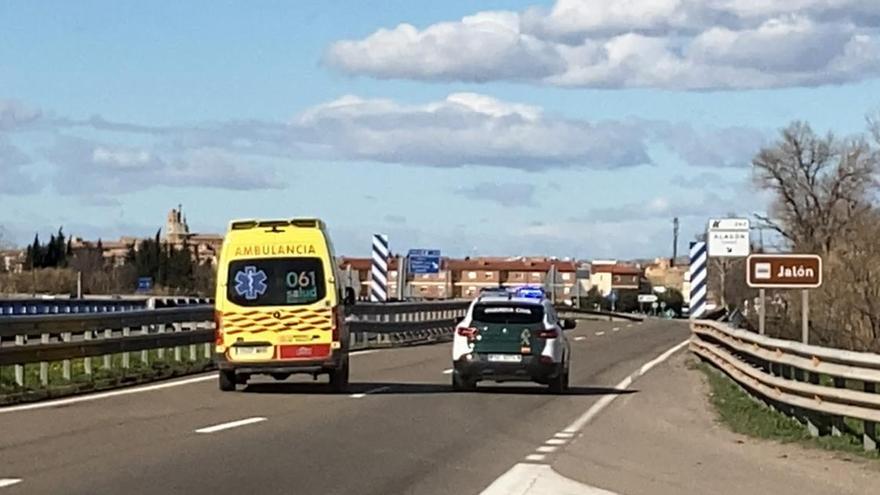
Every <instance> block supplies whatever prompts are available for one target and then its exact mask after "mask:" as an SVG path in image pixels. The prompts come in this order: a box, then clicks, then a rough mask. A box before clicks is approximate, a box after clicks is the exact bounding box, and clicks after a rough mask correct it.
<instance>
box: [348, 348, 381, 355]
mask: <svg viewBox="0 0 880 495" xmlns="http://www.w3.org/2000/svg"><path fill="white" fill-rule="evenodd" d="M381 350H383V349H364V350H362V351H352V352H349V353H348V355H349V356H363V355H365V354H372V353H374V352H379V351H381Z"/></svg>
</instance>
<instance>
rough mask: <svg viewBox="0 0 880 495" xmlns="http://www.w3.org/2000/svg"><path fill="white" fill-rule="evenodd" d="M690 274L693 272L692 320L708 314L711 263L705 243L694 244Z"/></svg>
mask: <svg viewBox="0 0 880 495" xmlns="http://www.w3.org/2000/svg"><path fill="white" fill-rule="evenodd" d="M690 261H691V266H690V272H691V298H690V299H691V300H690V314H689V316H690V317H691V318H699V317H701V316H703V313H705V312H706V295H707V293H708V290H707V288H706V279H707V278H708V277H707V273H706V272H707V265H708V262H709V254H708V252H707V250H706V243H705V242H692V243H691V252H690Z"/></svg>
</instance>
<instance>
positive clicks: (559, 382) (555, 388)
mask: <svg viewBox="0 0 880 495" xmlns="http://www.w3.org/2000/svg"><path fill="white" fill-rule="evenodd" d="M567 391H568V370H565V371H563V372H562V373H560V374H559V376H557V377H556V378H554V379H552V380H550V392H552V393H554V394H564V393H565V392H567Z"/></svg>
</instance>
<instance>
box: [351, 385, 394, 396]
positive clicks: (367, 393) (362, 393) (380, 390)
mask: <svg viewBox="0 0 880 495" xmlns="http://www.w3.org/2000/svg"><path fill="white" fill-rule="evenodd" d="M390 388H391V387H379V388H374V389H372V390H367V391H366V392H361V393H359V394H351V395H349V397H351V398H352V399H363V398H364V397H366V396H368V395H370V394H375V393H378V392H384V391H386V390H389V389H390Z"/></svg>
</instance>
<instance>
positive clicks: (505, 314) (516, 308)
mask: <svg viewBox="0 0 880 495" xmlns="http://www.w3.org/2000/svg"><path fill="white" fill-rule="evenodd" d="M473 320H474V321H477V322H480V323H507V324H511V323H513V324H517V323H518V324H533V323H540V322H542V321H543V320H544V308H543V307H542V306H539V305H537V304H515V303H514V304H503V303H502V304H477V305H476V306H474V313H473Z"/></svg>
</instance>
